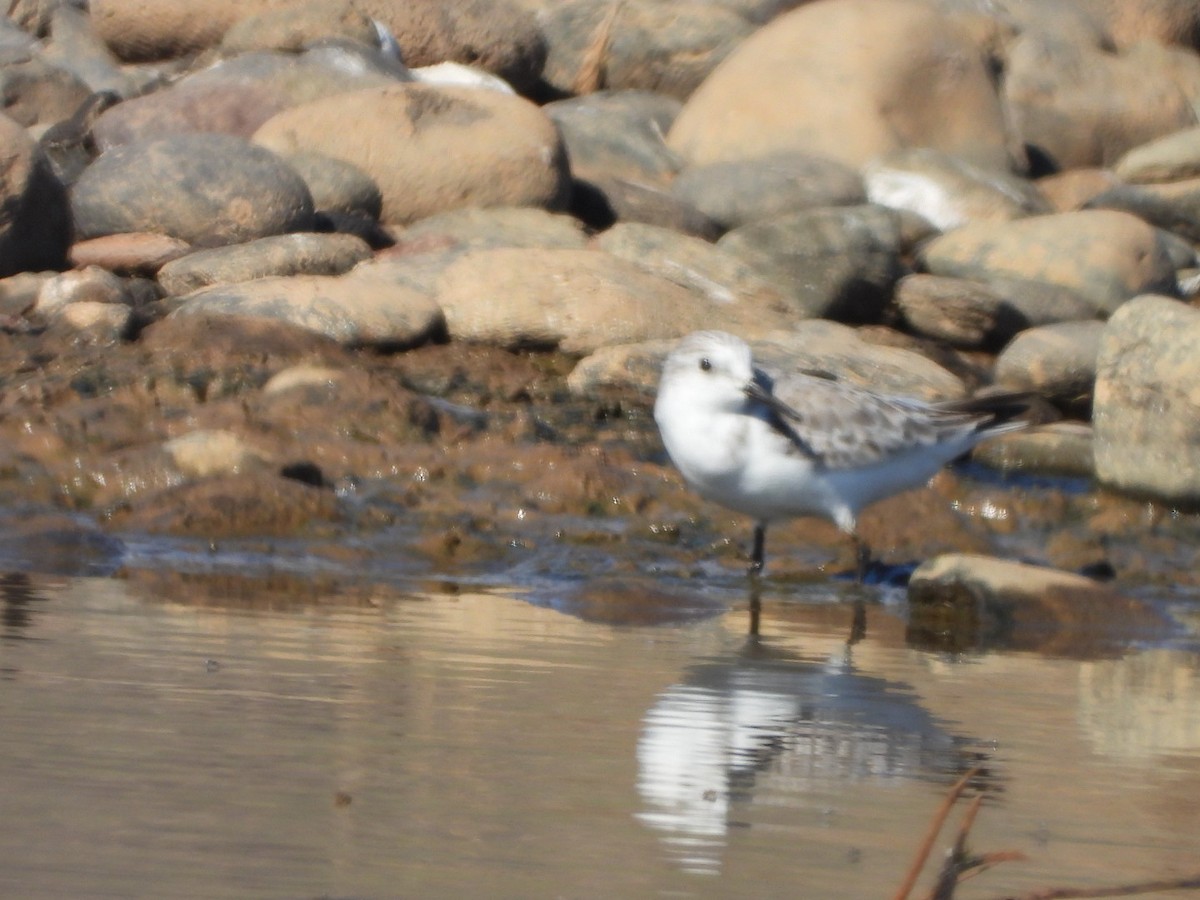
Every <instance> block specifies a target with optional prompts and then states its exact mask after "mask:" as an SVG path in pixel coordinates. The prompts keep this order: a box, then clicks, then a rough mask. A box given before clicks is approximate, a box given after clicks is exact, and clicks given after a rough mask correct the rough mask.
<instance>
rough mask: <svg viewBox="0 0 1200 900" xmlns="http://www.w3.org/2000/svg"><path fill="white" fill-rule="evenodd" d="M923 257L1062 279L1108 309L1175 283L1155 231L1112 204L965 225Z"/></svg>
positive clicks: (955, 271)
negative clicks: (1110, 208) (1110, 206)
mask: <svg viewBox="0 0 1200 900" xmlns="http://www.w3.org/2000/svg"><path fill="white" fill-rule="evenodd" d="M922 262H923V264H924V266H925V268H926V269H927V270H928V271H930V272H932V273H933V274H935V275H949V276H952V277H956V278H972V279H976V280H980V281H987V280H989V279H994V278H1006V277H1007V278H1025V279H1031V280H1036V281H1045V282H1048V283H1050V284H1057V285H1060V286H1062V287H1067V288H1070V289H1071V290H1073V291H1075V292H1076V293H1078V294H1079V295H1080V296H1081V297H1083V298H1085V299H1087V300H1088V301H1089V302H1091V303H1092V304H1093V305H1094V308H1095V309H1096V310H1097V311H1098V312H1100V313H1104V314H1108V313H1112V312H1113V311H1114V310H1115V309H1117V307H1119V306H1120V305H1121V304H1122V303H1124V302H1125V301H1126V300H1128V299H1129V298H1130V297H1134V296H1136V295H1138V294H1141V293H1145V292H1147V291H1166V292H1173V291H1174V289H1175V288H1174V282H1175V277H1174V270H1173V268H1172V266H1171V260H1170V258H1169V256H1168V254H1167V251H1166V248H1165V246H1164V244H1163V241H1162V239H1161V238H1160V237H1159V234H1158V232H1157V231H1156V230H1155V229H1154V228H1153V227H1152V226H1150V225H1147V224H1146V223H1145V222H1142V221H1141V220H1139V219H1137V218H1135V217H1134V216H1131V215H1129V214H1128V213H1121V212H1110V211H1107V210H1086V211H1083V212H1074V213H1058V214H1055V215H1049V216H1037V217H1035V218H1031V219H1021V220H1018V221H1015V222H1000V223H992V222H976V223H973V224H971V225H965V226H963V227H962V228H959V229H957V230H955V231H952V232H949V233H948V234H945V235H943V236H942V237H939V238H937V239H935V240H934V241H932V242H930V243H929V244H928V245H927V246H926V247H925V249H924V253H923V255H922Z"/></svg>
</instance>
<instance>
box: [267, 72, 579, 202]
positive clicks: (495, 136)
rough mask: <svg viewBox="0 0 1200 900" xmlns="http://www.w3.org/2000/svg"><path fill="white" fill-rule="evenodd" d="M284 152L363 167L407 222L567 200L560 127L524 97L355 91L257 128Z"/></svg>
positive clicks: (414, 88)
mask: <svg viewBox="0 0 1200 900" xmlns="http://www.w3.org/2000/svg"><path fill="white" fill-rule="evenodd" d="M254 139H255V141H256V142H257V143H259V144H261V145H263V146H265V147H268V148H270V149H272V150H274V151H275V152H277V153H280V154H283V155H285V156H286V155H290V154H294V153H297V152H299V151H301V150H304V151H308V152H315V153H323V154H325V155H326V156H332V157H334V158H336V159H342V160H345V161H346V162H349V163H352V164H354V165H356V166H358V167H359V168H360V169H362V170H363V171H364V172H366V173H367V174H368V175H369V176H370V177H371V178H373V179H374V180H375V183H376V184H377V185H378V186H379V189H380V192H381V194H382V196H383V212H382V219H383V221H385V222H391V223H395V224H405V223H408V222H413V221H415V220H417V219H420V218H423V217H425V216H429V215H433V214H434V213H438V212H443V211H445V210H448V209H457V208H459V207H464V206H545V207H550V208H556V207H559V206H561V205H562V204H563V203H564V202H565V200H566V192H567V184H568V175H567V168H566V161H565V157H564V155H563V152H562V145H561V143H560V141H559V137H558V132H557V131H556V130H555V128H554V124H553V123H552V122H551V121H550V119H549V118H548V117H547V116H546V115H545V114H544V113H543V112H542V111H541V110H540V109H538V108H537V107H536V106H534V105H533V104H532V103H530V102H529V101H527V100H524V99H522V98H520V97H515V96H509V95H506V94H501V93H497V92H495V91H479V90H472V89H470V88H437V87H431V86H429V85H422V84H399V85H396V86H395V87H390V88H382V89H373V90H364V91H354V92H352V93H348V94H343V95H340V96H337V97H330V98H326V99H323V100H317V101H314V102H312V103H307V104H303V105H301V106H298V107H295V108H293V109H289V110H286V111H284V112H282V113H280V114H279V115H277V116H275V117H274V118H272V119H271V120H269V121H268V122H267V123H266V124H264V125H263V126H262V128H260V129H259V130H258V132H257V133H256V134H255V137H254Z"/></svg>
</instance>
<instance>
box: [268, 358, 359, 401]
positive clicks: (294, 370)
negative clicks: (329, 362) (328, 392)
mask: <svg viewBox="0 0 1200 900" xmlns="http://www.w3.org/2000/svg"><path fill="white" fill-rule="evenodd" d="M345 377H346V374H345V372H343V371H342V370H341V369H335V368H332V367H330V366H317V365H307V364H301V365H298V366H289V367H288V368H286V369H281V370H280V371H278V372H276V373H275V374H274V375H272V376H271V377H270V378H269V379H268V380H267V383H266V384H264V385H263V387H262V392H263V396H264V397H269V396H271V395H272V394H282V393H284V392H285V391H293V390H296V389H297V388H304V389H309V388H325V387H328V386H330V385H336V384H337V383H338V382H339V381H342V380H344V379H345Z"/></svg>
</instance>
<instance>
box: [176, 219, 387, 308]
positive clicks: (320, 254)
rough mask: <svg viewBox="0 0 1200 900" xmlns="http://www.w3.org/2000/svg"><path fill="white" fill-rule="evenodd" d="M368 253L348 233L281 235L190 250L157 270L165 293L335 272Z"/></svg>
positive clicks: (346, 269)
mask: <svg viewBox="0 0 1200 900" xmlns="http://www.w3.org/2000/svg"><path fill="white" fill-rule="evenodd" d="M370 256H371V248H370V247H368V246H367V245H366V243H364V242H363V241H361V240H359V239H358V238H356V237H354V236H353V235H349V234H282V235H278V236H275V237H266V238H259V239H258V240H255V241H247V242H246V243H244V244H235V245H234V246H232V247H216V248H213V249H211V250H199V251H197V252H195V253H189V254H188V255H187V256H184V257H181V258H179V259H176V260H173V261H172V262H169V263H167V264H166V265H164V266H163V267H162V268H161V269H159V271H158V283H159V284H160V285H162V288H163V290H164V291H166V292H167V294H168V295H170V294H186V293H188V292H189V291H194V290H198V289H200V288H204V287H209V286H210V285H215V284H229V283H232V282H239V281H251V280H252V279H255V278H266V277H269V276H272V275H340V274H342V273H343V272H348V271H349V270H350V269H352V268H353V267H354V266H355V265H357V264H358V263H359V262H361V261H362V260H364V259H367V258H369V257H370Z"/></svg>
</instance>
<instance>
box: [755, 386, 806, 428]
mask: <svg viewBox="0 0 1200 900" xmlns="http://www.w3.org/2000/svg"><path fill="white" fill-rule="evenodd" d="M742 393H743V394H745V395H746V398H747V399H749V400H752V401H754V402H755V403H761V404H762V405H763V406H765V407H766V408H767V409H769V410H771V412H773V413H775V415H777V416H779V417H780V418H781V419H783V420H784V421H791V422H799V421H800V419H801V416H800V413H798V412H796V410H794V409H792V408H791V407H790V406H788V405H787V404H786V403H784V402H783V401H782V400H780V399H779V398H778V397H776V396H775V395H774V394H773V393H772V392H771V388H770V386H769V383H768V384H763V383H762V382H761V381H759V380H758V379H755V380H754V381H751V382H750V383H749V384H747V385H746V386H745V387H743V388H742Z"/></svg>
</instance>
